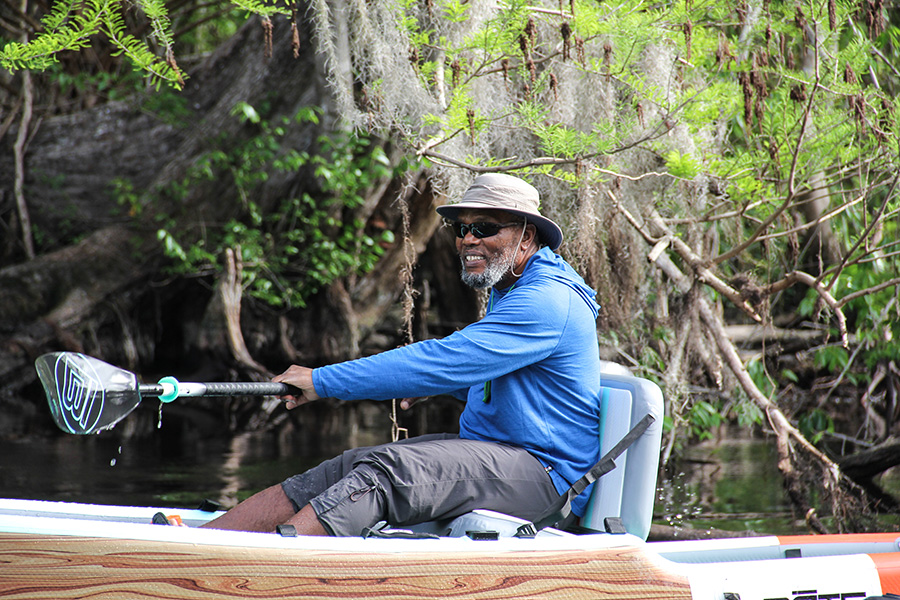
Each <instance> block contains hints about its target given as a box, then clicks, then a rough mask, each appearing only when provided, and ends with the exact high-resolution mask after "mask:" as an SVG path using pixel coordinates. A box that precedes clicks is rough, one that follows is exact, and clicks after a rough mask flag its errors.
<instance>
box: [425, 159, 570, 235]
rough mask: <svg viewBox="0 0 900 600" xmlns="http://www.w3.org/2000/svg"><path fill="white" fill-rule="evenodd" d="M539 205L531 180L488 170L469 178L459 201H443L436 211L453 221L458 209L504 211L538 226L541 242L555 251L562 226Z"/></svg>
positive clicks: (456, 216)
mask: <svg viewBox="0 0 900 600" xmlns="http://www.w3.org/2000/svg"><path fill="white" fill-rule="evenodd" d="M540 204H541V196H540V194H539V193H538V191H537V189H535V187H534V186H532V185H531V184H530V183H528V182H526V181H523V180H522V179H519V178H518V177H513V176H512V175H505V174H503V173H487V174H485V175H479V176H478V177H476V178H475V179H474V180H473V181H472V185H470V186H469V189H467V190H466V193H465V194H463V197H462V199H461V200H460V201H459V202H455V203H453V204H444V205H443V206H438V207H437V209H435V210H437V212H438V214H439V215H441V216H442V217H444V218H446V219H450V220H452V221H455V220H456V219H457V218H458V216H459V213H460V211H462V210H468V209H477V210H485V209H488V210H503V211H506V212H508V213H512V214H514V215H519V216H522V217H525V218H526V219H527V220H528V222H529V223H531V224H533V225H534V226H535V227H536V228H537V231H538V237H539V238H540V240H541V242H542V243H544V244H545V245H547V246H549V247H550V249H551V250H556V249H557V248H559V245H560V244H562V240H563V233H562V229H560V227H559V225H557V224H556V223H554V222H553V221H551V220H550V219H548V218H547V217H545V216H543V215H542V214H541V213H540V211H539V210H538V209H539V207H540Z"/></svg>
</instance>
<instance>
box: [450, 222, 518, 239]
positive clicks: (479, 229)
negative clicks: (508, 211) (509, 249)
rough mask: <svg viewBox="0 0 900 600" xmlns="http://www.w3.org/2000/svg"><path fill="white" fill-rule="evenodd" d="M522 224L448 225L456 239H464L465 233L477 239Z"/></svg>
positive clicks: (481, 223)
mask: <svg viewBox="0 0 900 600" xmlns="http://www.w3.org/2000/svg"><path fill="white" fill-rule="evenodd" d="M522 224H523V223H489V222H479V223H460V222H459V221H453V222H452V223H450V227H452V228H453V233H455V234H456V237H458V238H464V237H466V234H467V233H471V234H472V235H474V236H475V237H477V238H478V239H482V238H486V237H492V236H495V235H497V234H498V233H500V230H501V229H504V228H506V227H515V226H516V225H522Z"/></svg>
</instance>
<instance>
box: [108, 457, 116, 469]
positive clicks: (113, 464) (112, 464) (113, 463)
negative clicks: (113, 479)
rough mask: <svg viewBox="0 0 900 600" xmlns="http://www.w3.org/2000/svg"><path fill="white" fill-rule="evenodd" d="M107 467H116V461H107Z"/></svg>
mask: <svg viewBox="0 0 900 600" xmlns="http://www.w3.org/2000/svg"><path fill="white" fill-rule="evenodd" d="M109 466H111V467H114V466H116V459H112V460H111V461H109Z"/></svg>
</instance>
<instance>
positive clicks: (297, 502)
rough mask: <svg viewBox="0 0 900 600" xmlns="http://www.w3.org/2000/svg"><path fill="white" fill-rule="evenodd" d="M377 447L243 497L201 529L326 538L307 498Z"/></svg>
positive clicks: (349, 452) (357, 451) (354, 451)
mask: <svg viewBox="0 0 900 600" xmlns="http://www.w3.org/2000/svg"><path fill="white" fill-rule="evenodd" d="M446 437H454V436H448V435H446V434H431V435H426V436H420V437H418V438H410V439H408V440H401V441H400V442H394V443H395V444H400V445H404V444H408V443H417V442H420V441H424V440H429V439H443V438H446ZM377 448H379V446H373V447H367V448H353V449H351V450H347V451H346V452H344V453H343V454H341V455H340V456H336V457H335V458H332V459H330V460H326V461H324V462H322V463H321V464H319V465H318V466H316V467H313V468H312V469H310V470H308V471H306V472H304V473H301V474H299V475H295V476H293V477H290V478H288V479H287V480H285V481H284V482H282V483H280V484H277V485H273V486H272V487H269V488H266V489H265V490H263V491H261V492H258V493H256V494H254V495H253V496H251V497H250V498H247V499H246V500H244V501H243V502H241V503H240V504H238V505H237V506H235V507H234V508H232V509H231V510H229V511H228V512H226V513H225V514H223V515H221V516H219V517H217V518H215V519H213V520H211V521H209V522H208V523H206V524H205V525H203V527H208V528H213V529H230V530H237V531H262V532H274V531H275V527H276V526H278V525H281V524H283V523H288V524H291V525H294V527H296V528H297V533H299V534H301V535H327V532H326V530H325V529H324V528H323V527H322V525H321V523H319V520H318V519H317V518H316V515H315V511H313V510H312V508H310V507H309V506H308V503H309V501H310V499H312V498H314V497H316V496H318V495H319V494H321V493H323V492H324V491H325V490H327V489H328V488H330V487H331V486H332V485H334V484H335V483H337V482H338V481H339V480H340V479H342V478H343V477H344V476H345V475H347V474H348V473H350V472H351V471H352V470H353V465H354V464H355V463H356V461H357V460H358V459H359V457H361V456H364V455H365V454H367V453H368V452H370V451H372V450H375V449H377Z"/></svg>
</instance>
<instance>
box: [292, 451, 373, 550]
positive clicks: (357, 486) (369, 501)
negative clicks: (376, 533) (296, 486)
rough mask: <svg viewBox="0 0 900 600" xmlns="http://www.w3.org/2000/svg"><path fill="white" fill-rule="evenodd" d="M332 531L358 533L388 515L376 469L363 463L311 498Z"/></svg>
mask: <svg viewBox="0 0 900 600" xmlns="http://www.w3.org/2000/svg"><path fill="white" fill-rule="evenodd" d="M309 504H310V506H312V507H313V510H314V511H315V512H316V516H317V517H318V519H319V522H320V523H321V524H322V526H323V527H325V530H326V531H328V533H330V534H331V535H336V536H357V535H361V534H362V530H363V529H365V528H366V527H372V526H373V525H375V524H376V523H378V522H379V521H383V520H384V519H385V516H384V515H385V504H386V502H385V490H384V487H383V485H382V483H381V482H380V481H379V480H378V475H377V474H376V473H375V472H374V470H373V469H371V468H370V467H366V466H364V465H363V466H360V467H358V468H356V469H354V470H353V471H352V472H351V473H349V474H348V475H347V476H346V477H344V478H343V479H341V480H340V481H338V482H337V483H336V484H334V485H333V486H331V487H330V488H328V489H327V490H325V492H324V493H322V494H320V495H318V496H316V497H315V498H313V499H312V500H310V502H309Z"/></svg>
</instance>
